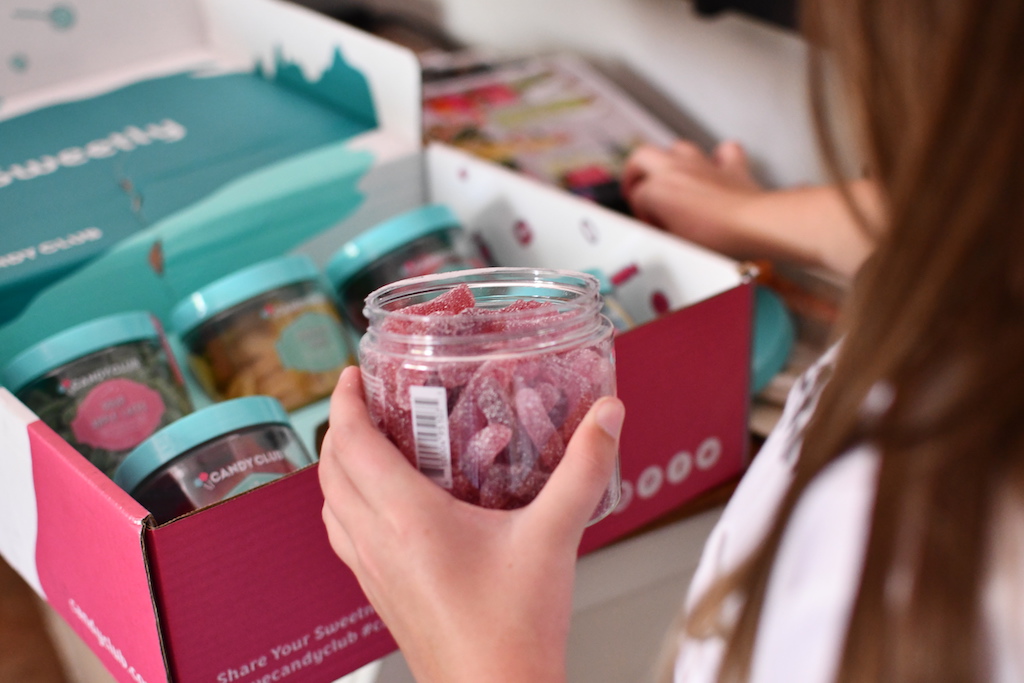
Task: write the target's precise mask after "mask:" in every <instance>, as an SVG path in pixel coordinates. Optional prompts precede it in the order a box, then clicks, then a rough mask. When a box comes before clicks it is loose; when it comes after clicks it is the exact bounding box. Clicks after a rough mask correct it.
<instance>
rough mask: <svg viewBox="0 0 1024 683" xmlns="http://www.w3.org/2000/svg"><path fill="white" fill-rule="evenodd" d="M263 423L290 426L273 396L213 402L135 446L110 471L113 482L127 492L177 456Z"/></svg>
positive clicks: (279, 404)
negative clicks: (112, 475) (112, 470)
mask: <svg viewBox="0 0 1024 683" xmlns="http://www.w3.org/2000/svg"><path fill="white" fill-rule="evenodd" d="M266 424H277V425H285V426H287V427H289V428H290V427H291V426H292V424H291V420H290V419H289V418H288V413H287V412H286V411H285V409H284V407H283V406H282V405H281V403H280V402H279V401H278V400H277V399H275V398H273V397H270V396H246V397H243V398H236V399H232V400H230V401H224V402H222V403H214V404H212V405H210V406H207V407H206V408H203V409H201V410H197V411H196V412H194V413H189V414H188V415H185V416H183V417H180V418H178V419H177V420H175V421H174V422H172V423H171V424H169V425H167V426H166V427H164V428H163V429H160V430H158V431H157V432H155V433H154V434H152V435H151V436H150V437H149V438H147V439H146V440H145V441H143V442H142V443H140V444H139V445H138V446H136V447H135V448H134V449H133V450H132V451H131V452H130V453H128V455H127V456H125V459H124V460H123V461H122V462H121V464H120V465H119V466H118V467H117V469H116V470H115V471H114V477H113V479H114V483H116V484H117V485H118V486H120V487H121V488H122V489H124V490H125V491H127V492H128V493H131V492H132V490H133V489H134V488H135V487H136V486H138V485H139V484H141V483H142V482H143V481H144V480H146V479H147V478H149V476H150V475H152V474H153V473H154V472H156V471H157V470H158V469H160V468H161V467H163V466H164V465H167V464H168V463H170V462H171V461H173V460H174V459H175V458H177V457H178V456H180V455H184V454H185V453H188V452H189V451H191V450H192V449H194V448H196V447H198V446H202V445H203V444H204V443H207V442H208V441H212V440H213V439H216V438H219V437H222V436H225V435H227V434H230V433H231V432H235V431H238V430H239V429H246V428H248V427H258V426H260V425H266Z"/></svg>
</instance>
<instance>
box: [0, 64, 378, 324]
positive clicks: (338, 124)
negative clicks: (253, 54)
mask: <svg viewBox="0 0 1024 683" xmlns="http://www.w3.org/2000/svg"><path fill="white" fill-rule="evenodd" d="M277 66H278V68H277V69H275V71H274V73H273V74H272V75H271V76H270V77H267V76H264V75H263V74H262V70H260V69H254V71H252V72H246V73H227V74H220V75H214V76H203V75H198V74H194V73H180V74H176V75H171V76H165V77H162V78H156V79H150V80H145V81H141V82H138V83H133V84H131V85H128V86H126V87H123V88H119V89H117V90H114V91H112V92H109V93H105V94H102V95H99V96H96V97H92V98H89V99H85V100H80V101H77V102H70V103H65V104H59V105H54V106H51V107H47V108H44V109H40V110H38V111H34V112H31V113H28V114H24V115H22V116H19V117H16V118H13V119H10V120H7V121H4V122H2V123H0V205H2V206H3V218H2V221H3V223H4V229H3V230H0V324H3V323H4V322H6V321H9V320H10V319H12V318H13V317H14V316H16V315H17V314H18V313H19V312H20V311H21V310H23V308H24V307H25V306H26V305H27V304H28V302H29V301H30V300H31V298H32V297H33V296H34V295H35V293H36V292H38V291H39V290H40V288H42V287H45V286H46V285H47V284H49V283H51V282H53V281H55V280H57V279H60V278H63V277H66V276H67V275H68V273H70V272H72V271H73V270H75V269H76V268H78V267H80V266H82V265H83V264H85V263H87V262H88V261H89V260H91V259H92V258H95V256H96V255H97V254H100V253H102V252H104V251H106V250H108V249H109V248H110V247H111V246H112V245H114V244H116V243H118V242H120V241H121V240H123V239H124V238H126V237H128V236H130V235H133V234H135V233H137V232H139V231H141V230H144V229H145V228H147V227H149V226H151V225H153V224H155V223H157V222H159V221H160V220H162V219H164V218H167V217H168V216H171V215H173V214H174V213H175V212H177V211H180V210H182V209H185V208H187V207H189V206H190V205H192V204H194V203H196V202H197V201H199V200H200V199H202V198H204V197H206V196H208V195H210V194H211V193H212V192H213V191H214V190H216V189H217V188H220V187H222V186H224V185H225V184H226V183H227V182H229V181H231V180H233V179H236V178H239V177H242V176H244V175H246V174H248V173H251V172H253V171H255V170H257V169H260V168H263V167H266V166H268V165H271V164H274V163H276V162H279V161H282V160H284V159H288V158H290V157H294V156H296V155H299V154H303V153H305V152H308V151H310V150H313V149H316V148H318V147H322V146H324V145H329V144H332V143H337V142H338V141H341V140H345V139H348V138H351V137H353V136H355V135H358V134H359V133H363V132H365V131H368V130H372V129H374V128H375V127H376V125H377V120H376V116H375V114H374V108H373V101H372V99H371V95H370V91H369V88H368V86H367V83H366V80H365V79H364V78H362V76H361V74H360V73H359V72H358V71H356V70H354V69H353V68H352V67H350V66H349V65H348V64H347V63H346V62H345V60H344V59H343V57H342V55H341V53H340V52H336V54H335V58H334V61H333V63H332V65H331V67H330V68H329V69H327V70H326V71H324V72H323V74H322V75H321V76H320V78H319V79H317V80H316V81H313V82H310V81H309V80H306V79H305V78H304V77H303V75H302V71H301V70H300V69H299V68H298V67H296V66H295V65H293V64H288V63H286V62H285V61H284V60H283V59H282V58H280V55H279V58H278V65H277ZM342 87H343V88H344V91H342V90H341V88H342Z"/></svg>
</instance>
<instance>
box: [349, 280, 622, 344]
mask: <svg viewBox="0 0 1024 683" xmlns="http://www.w3.org/2000/svg"><path fill="white" fill-rule="evenodd" d="M463 283H465V284H467V285H468V286H469V287H470V289H481V288H486V287H494V286H496V285H497V286H504V287H508V288H509V290H510V292H514V291H515V289H517V288H522V289H524V290H525V289H526V288H529V287H538V288H539V289H538V291H539V290H540V289H549V290H551V289H561V290H563V291H567V292H573V293H575V294H577V295H578V296H576V297H575V298H574V299H573V300H571V301H565V300H559V301H560V303H562V304H566V303H568V304H570V308H571V311H570V312H571V313H572V314H571V315H568V316H563V317H560V318H558V319H557V320H552V322H556V324H555V325H553V326H550V327H546V328H540V329H538V331H537V332H538V334H536V335H531V337H530V341H529V342H527V341H526V339H525V338H522V337H521V333H520V332H517V331H514V330H513V331H498V332H480V333H464V334H459V335H458V336H441V335H419V334H402V333H397V332H391V331H383V330H381V329H380V324H381V322H382V321H383V320H384V319H385V318H391V319H395V318H397V319H403V318H404V319H406V320H409V321H417V322H426V321H428V320H430V319H431V317H432V316H430V315H424V314H416V313H403V312H402V309H400V308H399V309H396V310H388V309H386V308H385V307H384V306H385V305H387V303H389V302H392V301H395V300H396V299H399V298H401V296H403V295H405V296H411V295H415V294H422V293H430V292H432V291H436V292H438V293H443V292H445V291H449V290H451V289H454V288H455V287H456V286H458V285H460V284H463ZM510 298H511V297H510ZM531 298H537V299H541V300H543V297H542V296H541V297H531ZM600 310H601V298H600V292H599V283H598V280H597V278H595V277H594V276H593V275H591V274H590V273H586V272H579V271H571V270H563V269H553V268H529V267H516V266H500V267H490V268H474V269H470V270H459V271H454V272H448V273H433V274H430V275H421V276H418V277H413V278H407V279H405V280H399V281H397V282H393V283H390V284H388V285H384V286H383V287H380V288H378V289H376V290H374V291H373V292H371V293H370V294H369V295H368V296H367V297H366V306H365V308H364V309H363V315H365V316H366V319H367V320H369V321H370V327H369V329H368V335H370V336H373V335H377V336H379V337H381V338H383V339H386V340H387V341H388V342H393V343H395V344H398V345H405V346H409V347H417V346H424V347H430V346H436V345H443V346H445V347H448V348H455V347H463V348H466V347H472V346H475V345H486V344H489V343H497V344H500V343H503V342H507V341H509V340H510V339H519V340H520V341H523V342H524V343H523V344H520V345H518V346H519V347H520V348H517V349H516V350H515V352H516V353H522V352H523V351H526V350H527V349H526V348H525V347H526V346H530V345H536V347H537V348H536V350H538V351H548V350H550V348H551V346H556V345H557V346H562V345H568V344H572V343H574V340H575V339H576V337H577V336H585V335H587V334H590V333H591V331H592V330H593V329H595V327H601V326H602V325H603V323H604V321H606V319H605V318H604V316H603V315H601V312H600ZM565 312H567V311H563V313H565ZM503 315H504V316H505V318H506V320H510V321H514V320H527V319H530V318H533V317H535V316H536V315H537V314H536V312H535V311H532V310H529V309H526V310H522V311H515V312H508V313H504V314H503ZM610 324H611V323H610V322H609V323H608V325H610ZM567 333H569V337H570V338H569V339H565V338H564V337H565V336H566V334H567ZM574 333H575V334H574ZM486 353H487V355H491V353H492V352H486ZM411 355H418V354H416V353H413V354H411ZM471 355H472V354H471Z"/></svg>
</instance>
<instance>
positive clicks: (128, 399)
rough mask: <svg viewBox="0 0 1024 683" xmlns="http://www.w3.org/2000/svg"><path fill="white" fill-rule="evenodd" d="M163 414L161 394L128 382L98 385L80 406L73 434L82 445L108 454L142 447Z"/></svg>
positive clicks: (116, 380)
mask: <svg viewBox="0 0 1024 683" xmlns="http://www.w3.org/2000/svg"><path fill="white" fill-rule="evenodd" d="M163 414H164V400H163V397H161V396H160V393H159V392H157V391H155V390H153V389H150V388H149V387H147V386H145V385H144V384H139V383H138V382H133V381H131V380H129V379H122V378H118V379H111V380H107V381H106V382H102V383H100V384H97V385H96V386H95V387H93V389H92V390H91V391H90V392H89V393H88V394H87V395H86V397H85V398H84V399H82V402H81V403H80V404H79V405H78V414H77V415H75V419H74V420H73V421H72V422H71V431H72V432H73V433H74V435H75V439H77V440H78V441H79V442H80V443H84V444H87V445H89V446H93V447H94V448H103V449H106V450H108V451H123V450H127V449H129V448H132V447H134V446H137V445H139V444H140V443H142V441H143V440H144V439H145V438H146V437H148V436H149V435H150V434H152V433H153V432H154V431H156V428H157V426H158V425H159V424H160V418H161V417H163Z"/></svg>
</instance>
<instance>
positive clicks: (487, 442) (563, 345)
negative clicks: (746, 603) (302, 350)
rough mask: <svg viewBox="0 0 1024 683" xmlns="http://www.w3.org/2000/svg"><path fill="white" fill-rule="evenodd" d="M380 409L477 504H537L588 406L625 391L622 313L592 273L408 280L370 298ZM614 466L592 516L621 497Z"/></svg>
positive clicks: (370, 388)
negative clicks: (615, 340) (620, 367)
mask: <svg viewBox="0 0 1024 683" xmlns="http://www.w3.org/2000/svg"><path fill="white" fill-rule="evenodd" d="M365 313H366V317H367V319H368V320H369V322H370V326H369V330H368V332H367V333H366V334H365V335H364V336H363V339H362V342H361V344H360V362H361V364H362V370H363V380H364V387H365V391H366V396H367V404H368V406H369V409H370V414H371V417H372V418H373V420H374V421H375V423H376V424H377V426H378V428H379V429H381V431H383V432H384V433H385V434H386V435H387V436H388V437H389V438H390V439H391V441H392V442H394V443H395V445H396V446H398V448H399V449H400V450H401V451H402V453H403V454H405V456H406V457H407V458H408V459H409V460H410V461H411V462H412V463H413V464H415V465H416V466H417V467H418V468H419V469H420V471H422V472H424V473H425V474H426V475H428V476H429V477H430V478H432V479H433V480H434V481H436V482H437V483H439V484H440V485H441V486H443V487H444V488H446V489H448V490H449V491H451V492H452V494H453V495H455V496H456V497H458V498H460V499H461V500H465V501H467V502H471V503H475V504H478V505H482V506H484V507H489V508H501V509H511V508H517V507H521V506H522V505H525V504H527V503H529V502H530V501H531V500H532V499H533V498H534V497H535V496H536V495H537V493H538V492H539V491H540V489H541V487H542V486H543V485H544V483H545V482H546V481H547V479H548V477H549V476H550V474H551V472H552V471H553V470H554V468H555V467H556V466H557V465H558V463H559V461H560V460H561V458H562V455H563V454H564V452H565V447H566V444H567V443H568V441H569V439H570V438H571V437H572V434H573V432H574V431H575V430H576V427H577V426H579V424H580V421H581V420H582V419H583V416H584V415H585V414H586V412H587V410H588V409H589V408H590V406H591V405H592V404H593V403H594V401H595V400H597V399H598V398H599V397H601V396H606V395H612V394H614V393H615V371H614V354H613V348H612V337H613V332H614V328H613V326H612V324H611V322H610V321H609V320H608V319H607V318H605V317H604V316H603V315H601V297H600V294H599V285H598V282H597V279H596V278H594V277H593V276H591V275H587V274H585V273H576V272H570V271H559V270H548V269H531V268H482V269H475V270H467V271H461V272H459V273H454V274H450V275H449V274H437V275H430V276H424V277H419V278H410V279H407V280H402V281H399V282H396V283H393V284H391V285H387V286H385V287H382V288H381V289H378V290H376V291H375V292H373V293H372V294H371V295H370V296H369V297H367V301H366V309H365ZM618 497H619V478H618V473H617V472H616V474H615V477H614V478H613V481H611V482H610V483H609V487H608V491H607V493H606V495H605V496H604V499H603V500H602V501H601V504H600V505H599V507H598V509H597V510H596V511H595V513H594V518H593V519H594V520H595V521H596V520H597V519H600V518H602V517H604V516H605V515H607V514H608V513H609V512H611V510H612V509H614V507H615V505H616V504H617V502H618Z"/></svg>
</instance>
